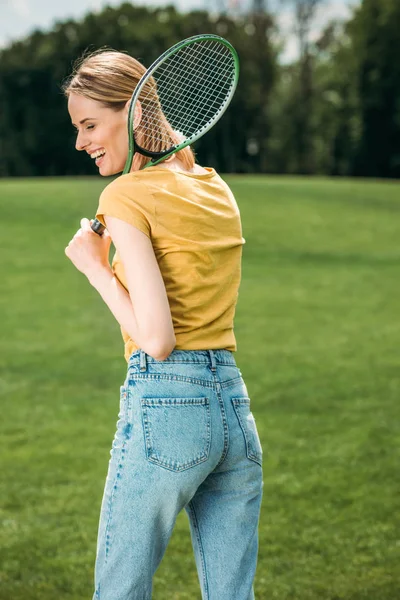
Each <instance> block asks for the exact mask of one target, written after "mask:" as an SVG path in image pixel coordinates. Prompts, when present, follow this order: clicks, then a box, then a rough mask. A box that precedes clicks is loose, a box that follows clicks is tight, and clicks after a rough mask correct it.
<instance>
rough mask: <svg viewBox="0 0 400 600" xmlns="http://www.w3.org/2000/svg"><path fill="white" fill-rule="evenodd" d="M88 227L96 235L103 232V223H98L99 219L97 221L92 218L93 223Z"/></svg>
mask: <svg viewBox="0 0 400 600" xmlns="http://www.w3.org/2000/svg"><path fill="white" fill-rule="evenodd" d="M90 227H91V228H92V229H93V231H94V232H95V233H97V234H98V235H103V232H104V230H105V227H104V225H103V224H102V223H100V221H98V220H97V219H93V223H91V224H90Z"/></svg>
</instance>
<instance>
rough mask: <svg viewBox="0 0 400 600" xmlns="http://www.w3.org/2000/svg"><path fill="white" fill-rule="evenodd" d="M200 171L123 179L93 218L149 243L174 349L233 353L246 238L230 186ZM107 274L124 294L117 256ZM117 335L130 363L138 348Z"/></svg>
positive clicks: (147, 172) (161, 171)
mask: <svg viewBox="0 0 400 600" xmlns="http://www.w3.org/2000/svg"><path fill="white" fill-rule="evenodd" d="M206 171H207V173H204V174H201V175H197V174H192V173H185V172H183V171H172V170H170V169H166V168H164V167H157V166H154V167H149V168H147V169H144V170H142V171H135V172H133V173H127V174H126V175H121V176H120V177H118V178H117V179H115V180H114V181H112V182H111V183H110V184H109V185H108V186H107V187H106V188H105V189H104V191H103V192H102V194H101V196H100V200H99V207H98V209H97V213H96V218H97V219H98V220H99V221H100V222H101V223H102V224H103V225H105V222H104V218H103V216H104V215H109V216H114V217H117V218H119V219H121V220H123V221H126V222H127V223H130V224H131V225H134V226H135V227H137V228H138V229H140V231H143V233H145V234H146V235H147V236H148V237H149V238H150V239H151V242H152V245H153V249H154V253H155V255H156V258H157V262H158V265H159V268H160V271H161V274H162V277H163V280H164V284H165V288H166V292H167V296H168V301H169V305H170V309H171V316H172V322H173V326H174V331H175V337H176V346H175V348H176V349H177V350H182V349H186V350H208V349H212V350H214V349H220V348H225V349H227V350H231V351H236V349H237V347H236V339H235V335H234V331H233V321H234V315H235V307H236V302H237V298H238V290H239V285H240V279H241V258H242V245H243V244H244V243H245V241H246V240H245V239H244V238H243V237H242V227H241V221H240V212H239V208H238V206H237V204H236V200H235V198H234V196H233V194H232V192H231V190H230V188H229V187H228V185H227V184H226V183H225V182H224V181H223V179H222V178H221V177H220V176H219V175H218V174H217V173H216V172H215V170H214V169H211V168H206ZM132 258H133V259H134V260H137V259H138V257H132ZM112 270H113V272H114V274H115V277H116V278H117V279H118V280H119V281H120V282H121V284H122V285H123V286H124V287H125V289H127V282H126V277H125V273H124V268H123V265H122V263H121V260H120V258H119V256H118V252H115V255H114V257H113V259H112ZM121 333H122V337H123V340H124V344H125V352H124V356H125V359H126V361H127V362H128V360H129V357H130V356H131V354H132V353H133V352H134V351H135V350H137V349H138V346H137V345H136V344H135V341H134V340H133V339H131V338H130V337H129V335H128V333H127V332H126V331H124V330H123V328H122V327H121Z"/></svg>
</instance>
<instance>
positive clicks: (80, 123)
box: [72, 117, 96, 127]
mask: <svg viewBox="0 0 400 600" xmlns="http://www.w3.org/2000/svg"><path fill="white" fill-rule="evenodd" d="M85 121H96V119H95V118H94V117H86V119H82V121H79V125H83V123H84V122H85ZM72 125H73V126H74V127H76V125H75V123H72Z"/></svg>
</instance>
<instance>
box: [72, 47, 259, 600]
mask: <svg viewBox="0 0 400 600" xmlns="http://www.w3.org/2000/svg"><path fill="white" fill-rule="evenodd" d="M144 71H145V68H144V67H143V65H141V64H140V63H139V62H138V61H137V60H135V59H133V58H132V57H130V56H128V55H127V54H124V53H121V52H117V51H113V50H111V51H110V50H100V51H97V52H95V53H93V54H91V55H89V56H86V57H84V58H83V59H81V60H80V61H79V62H78V64H77V65H76V66H75V69H74V72H73V73H72V75H71V77H70V78H69V79H68V80H67V81H66V83H65V84H64V86H63V90H64V92H65V95H66V96H67V98H68V110H69V113H70V116H71V121H72V123H73V125H74V126H75V127H76V129H77V140H76V149H77V150H85V151H86V152H88V153H89V154H90V155H91V157H92V158H94V159H95V161H96V165H97V166H98V168H99V172H100V174H101V175H103V176H109V175H115V174H118V173H120V172H121V171H122V170H123V167H124V165H125V161H126V158H127V154H128V134H127V118H128V109H129V102H130V98H131V95H132V92H133V90H134V88H135V86H136V85H137V83H138V80H139V79H140V77H141V76H142V74H143V73H144ZM154 89H155V88H154ZM134 121H135V122H134V127H135V131H136V137H137V138H138V143H139V144H140V126H141V124H143V122H145V121H147V122H151V123H152V124H153V121H154V127H157V123H158V122H160V120H159V119H155V118H154V114H153V113H151V114H149V112H148V108H147V106H146V102H142V103H141V104H140V109H139V110H138V111H137V114H135V120H134ZM155 149H156V148H155ZM147 161H148V159H147V158H145V157H143V156H141V155H139V154H137V153H136V154H135V156H134V160H133V164H132V169H131V172H130V173H127V174H125V175H122V176H120V177H118V178H116V179H114V180H113V181H112V182H111V183H110V184H108V185H107V186H106V188H105V189H104V191H103V193H102V194H101V196H100V200H99V206H98V209H97V212H96V218H97V219H98V220H99V221H101V222H102V223H103V225H104V226H105V227H106V228H107V229H106V231H105V233H104V235H103V236H102V237H99V236H98V235H97V234H96V233H94V232H93V231H92V230H91V228H90V221H89V220H88V219H82V220H81V229H80V230H79V231H78V232H77V233H76V234H75V236H74V238H73V239H72V240H71V242H70V243H69V244H68V246H67V248H66V249H65V253H66V255H67V256H68V258H69V259H70V260H71V261H72V262H73V264H74V265H75V266H76V267H77V268H78V269H79V270H80V271H81V272H82V273H84V274H85V275H86V276H87V278H88V280H89V282H90V283H91V284H92V285H93V286H94V287H95V288H96V289H97V290H98V292H99V293H100V294H101V296H102V298H103V299H104V301H105V302H106V304H107V305H108V306H109V308H110V310H111V312H112V313H113V315H114V316H115V318H116V319H117V321H118V323H119V324H120V326H121V332H122V336H123V340H124V344H125V359H126V361H127V363H128V369H127V376H126V379H125V381H124V384H123V385H122V386H121V388H120V412H119V415H118V417H119V419H118V422H117V431H116V434H115V438H114V441H113V444H112V449H111V452H110V454H111V459H110V462H109V469H108V474H107V479H106V483H105V489H104V496H103V501H102V505H101V512H100V522H99V531H98V543H97V555H96V564H95V593H94V596H93V598H95V599H101V600H144V599H146V600H147V599H150V598H151V594H152V578H153V575H154V573H155V571H156V569H157V567H158V565H159V564H160V561H161V559H162V557H163V555H164V552H165V550H166V547H167V544H168V541H169V539H170V536H171V533H172V530H173V527H174V524H175V520H176V517H177V515H178V513H179V512H180V511H181V510H182V509H183V508H184V509H185V511H186V513H187V515H188V518H189V523H190V531H191V537H192V543H193V549H194V553H195V559H196V564H197V570H198V575H199V581H200V586H201V591H202V597H203V599H207V600H251V599H252V598H254V588H253V581H254V576H255V571H256V563H257V552H258V523H259V515H260V506H261V499H262V487H263V481H262V448H261V444H260V440H259V437H258V433H257V428H256V424H255V421H254V417H253V415H252V413H251V411H250V400H249V397H248V393H247V389H246V386H245V383H244V381H243V378H242V375H241V372H240V370H239V369H238V367H237V366H236V363H235V359H234V357H233V352H235V351H236V340H235V335H234V331H233V319H234V313H235V306H236V301H237V297H238V289H239V284H240V276H241V256H242V245H243V244H244V242H245V240H244V239H243V238H242V229H241V222H240V213H239V209H238V207H237V204H236V201H235V199H234V196H233V194H232V192H231V191H230V189H229V187H228V186H227V185H226V183H225V182H224V181H223V180H222V179H221V178H220V177H219V175H218V174H217V173H216V172H215V170H214V169H212V168H203V167H200V166H199V165H197V164H195V160H194V155H193V152H192V150H191V149H190V148H188V147H187V148H185V149H183V150H181V151H180V152H178V153H177V154H176V155H174V156H173V157H171V158H170V159H168V160H166V161H165V162H163V163H161V164H159V165H156V166H153V167H149V168H147V169H144V170H140V169H141V167H142V166H143V165H144V164H145V163H146V162H147ZM111 240H112V241H113V243H114V245H115V248H116V253H115V256H114V258H113V260H112V265H111V267H110V265H109V259H108V254H109V248H110V244H111Z"/></svg>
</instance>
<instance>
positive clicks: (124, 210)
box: [96, 179, 153, 239]
mask: <svg viewBox="0 0 400 600" xmlns="http://www.w3.org/2000/svg"><path fill="white" fill-rule="evenodd" d="M152 214H153V198H152V196H151V194H150V193H149V192H148V191H147V188H146V187H145V186H144V185H143V184H142V183H140V182H136V181H132V180H130V181H129V182H127V181H124V182H119V181H118V179H116V180H114V181H113V182H111V183H110V184H109V185H108V186H107V187H106V188H105V189H104V190H103V192H102V193H101V195H100V199H99V206H98V208H97V212H96V219H98V220H99V221H100V222H101V223H102V225H104V227H106V223H105V221H104V216H110V217H117V218H118V219H121V220H122V221H125V222H126V223H129V224H130V225H133V226H134V227H137V229H140V231H142V232H143V233H144V234H146V235H147V237H149V238H150V239H151V221H152V219H151V215H152Z"/></svg>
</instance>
